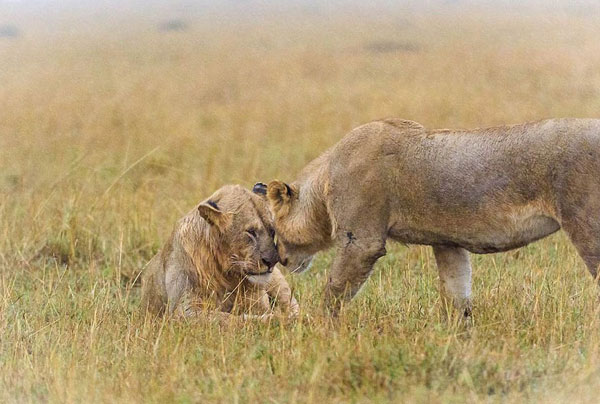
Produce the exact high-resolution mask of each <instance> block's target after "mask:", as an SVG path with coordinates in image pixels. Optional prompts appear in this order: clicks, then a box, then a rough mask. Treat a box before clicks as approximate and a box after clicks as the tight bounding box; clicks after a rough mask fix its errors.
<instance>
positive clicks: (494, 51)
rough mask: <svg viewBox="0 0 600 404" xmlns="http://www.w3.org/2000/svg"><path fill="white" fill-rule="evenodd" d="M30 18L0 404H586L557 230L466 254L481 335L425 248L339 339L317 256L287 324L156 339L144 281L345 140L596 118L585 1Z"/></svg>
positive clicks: (385, 264)
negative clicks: (446, 296) (379, 128)
mask: <svg viewBox="0 0 600 404" xmlns="http://www.w3.org/2000/svg"><path fill="white" fill-rule="evenodd" d="M25 3H27V2H22V3H14V2H10V3H8V2H7V3H5V2H0V26H4V30H3V31H2V30H0V32H4V33H5V35H0V402H107V403H113V402H156V403H158V402H178V403H188V402H198V403H200V402H201V403H206V402H235V403H238V402H239V403H250V402H261V403H296V402H298V403H305V402H306V403H313V402H316V403H338V402H387V401H393V402H455V403H462V402H480V401H484V402H524V401H525V402H557V403H558V402H566V401H569V402H590V403H593V402H597V400H598V393H597V392H598V388H600V329H599V327H600V321H599V320H600V317H599V316H600V309H599V308H598V288H597V287H596V285H595V283H594V282H593V280H592V279H591V277H590V276H589V274H588V273H587V271H586V270H585V268H584V265H583V263H582V261H580V259H579V258H578V256H577V255H576V253H575V251H574V249H573V248H572V246H571V245H570V244H569V243H568V240H567V239H566V237H565V236H564V235H563V234H562V233H558V234H556V235H554V236H552V237H550V238H548V239H545V240H543V241H541V242H538V243H536V244H533V245H530V246H528V247H526V248H523V249H520V250H517V251H514V252H509V253H505V254H497V255H487V256H474V257H473V265H474V283H473V292H474V302H475V307H474V321H473V326H472V327H465V326H464V325H463V324H461V323H459V322H457V321H455V320H454V319H449V320H447V319H446V318H445V317H444V316H443V310H442V307H441V303H440V300H439V294H438V285H437V274H436V268H435V263H434V261H433V256H432V253H431V251H430V249H429V248H427V247H420V246H409V247H407V246H402V245H398V244H390V245H389V246H388V251H389V253H388V255H387V256H386V257H384V258H383V259H381V260H380V261H379V262H378V264H377V266H376V270H375V272H374V273H373V275H372V276H371V278H370V280H369V281H368V282H367V284H366V287H365V288H364V290H363V291H362V292H361V294H360V295H359V296H357V297H356V299H355V300H354V301H353V302H352V303H351V304H350V305H349V306H348V307H347V309H346V310H345V312H344V313H343V315H342V316H341V318H340V319H339V321H338V322H337V323H332V322H331V321H330V320H329V319H327V318H326V317H324V316H322V314H321V312H320V310H319V302H320V295H321V291H322V287H323V286H324V284H325V279H326V276H327V270H328V267H329V265H330V263H331V254H330V253H323V254H320V255H319V256H318V259H317V263H316V266H315V268H314V269H313V270H312V272H310V273H308V274H305V275H300V276H296V277H291V276H290V277H288V278H289V281H290V283H291V284H292V285H293V287H294V289H295V294H296V296H297V297H298V299H299V301H300V304H301V306H302V315H301V318H300V319H299V320H298V321H296V322H294V323H291V324H283V323H278V322H273V323H271V324H255V323H248V324H245V325H240V324H231V325H220V324H218V323H213V322H210V321H205V322H195V323H186V322H183V321H179V322H177V321H170V322H169V321H153V320H151V319H149V318H144V316H143V315H141V314H140V313H139V312H138V310H137V305H138V299H139V288H138V287H137V285H135V278H136V275H137V274H138V273H139V271H140V270H141V268H142V267H143V265H144V264H145V263H146V262H147V261H148V259H149V258H150V257H151V256H152V255H153V254H154V253H155V252H156V251H157V250H158V248H159V247H160V245H161V243H162V242H164V241H165V240H166V238H167V237H168V235H169V233H170V231H171V226H172V225H173V223H174V221H175V220H176V219H177V218H178V217H180V216H181V215H182V214H183V213H184V212H186V211H187V210H188V209H190V208H191V207H192V206H193V205H194V204H195V203H196V202H197V201H199V200H200V199H202V198H203V197H205V196H207V195H209V194H210V193H211V192H212V191H213V190H214V189H216V188H218V187H219V186H221V185H222V184H225V183H241V184H244V185H246V186H251V185H252V184H253V183H254V182H256V181H259V180H263V181H264V180H270V179H273V178H280V179H283V180H293V179H294V176H295V174H296V173H297V172H298V170H300V169H301V168H302V167H303V166H304V164H306V163H307V162H308V161H310V160H311V159H312V158H314V157H316V156H317V155H319V154H320V153H321V152H322V151H323V150H325V149H326V148H327V147H328V146H330V145H332V144H334V143H335V142H336V141H337V140H338V139H340V138H341V137H342V136H343V135H344V133H345V132H347V131H348V130H349V129H351V128H352V127H354V126H357V125H359V124H361V123H364V122H368V121H370V120H373V119H377V118H381V117H386V116H396V117H402V118H407V119H412V120H416V121H418V122H420V123H422V124H424V125H426V126H430V127H467V128H470V127H477V126H488V125H495V124H504V123H518V122H522V121H527V120H537V119H541V118H546V117H562V116H572V117H598V116H599V114H600V41H599V40H598V38H600V9H599V8H598V7H595V6H594V5H593V3H591V2H590V3H589V4H588V5H586V4H578V5H573V4H572V2H564V3H561V4H559V5H555V6H552V7H550V6H545V5H543V4H541V5H537V6H519V7H515V6H509V5H508V4H509V3H510V2H503V3H499V4H497V5H496V6H493V7H492V6H490V5H488V6H475V5H473V4H469V3H468V2H467V4H463V3H462V2H430V3H431V4H428V5H427V6H419V5H418V3H416V2H413V3H412V4H407V5H404V6H401V5H398V6H390V5H389V3H386V4H388V5H387V6H386V5H385V4H384V5H381V6H379V7H376V8H367V7H366V6H358V5H356V4H355V5H351V4H347V3H342V2H334V3H328V4H327V5H319V3H317V2H312V3H309V2H296V3H281V4H279V5H276V6H274V5H272V6H268V5H267V3H266V2H253V1H250V2H243V1H239V2H234V1H231V2H222V3H221V2H219V5H218V6H217V5H211V4H210V3H206V4H203V3H194V2H181V1H180V2H164V4H163V3H158V2H157V3H156V4H155V3H142V2H139V3H138V4H133V3H132V4H130V5H121V6H117V5H116V3H114V4H113V3H106V4H103V5H102V6H98V5H96V6H94V7H91V6H89V4H88V5H87V6H86V5H85V4H84V5H81V4H78V3H76V2H73V4H72V5H71V6H70V7H71V9H70V10H68V11H65V10H63V9H66V8H67V6H64V7H62V8H61V7H58V6H57V5H56V4H55V3H54V2H36V3H35V4H34V5H33V6H31V7H26V4H25ZM215 3H217V2H215ZM471 3H472V2H471ZM488 3H490V4H491V3H493V2H488ZM513 4H516V2H515V3H513ZM6 33H8V34H6ZM357 186H360V179H357ZM599 237H600V235H599Z"/></svg>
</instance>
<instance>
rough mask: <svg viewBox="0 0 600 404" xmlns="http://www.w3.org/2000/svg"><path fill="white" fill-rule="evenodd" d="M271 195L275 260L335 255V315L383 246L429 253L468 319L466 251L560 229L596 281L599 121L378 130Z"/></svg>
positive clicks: (331, 298)
mask: <svg viewBox="0 0 600 404" xmlns="http://www.w3.org/2000/svg"><path fill="white" fill-rule="evenodd" d="M267 196H268V199H269V201H270V206H271V210H272V212H273V213H274V215H275V227H276V230H277V238H278V246H279V255H280V257H281V262H282V263H283V264H284V265H287V266H288V268H290V270H291V271H302V270H304V269H306V268H307V267H308V264H309V263H310V261H311V258H312V255H313V254H315V253H316V252H317V251H319V250H323V249H325V248H328V247H330V246H334V247H335V250H336V256H335V260H334V262H333V267H332V269H331V274H330V278H329V282H328V284H327V287H326V296H327V301H328V304H329V307H330V309H331V310H332V312H333V313H336V312H337V310H338V309H339V306H340V304H341V301H342V300H343V299H344V298H345V299H350V298H352V296H354V295H355V294H356V292H357V291H358V290H359V288H360V287H361V285H362V284H363V282H364V281H365V280H366V279H367V278H368V277H369V274H370V273H371V271H372V269H373V264H374V263H375V261H377V259H378V258H379V257H381V256H383V255H384V254H385V253H386V250H385V243H386V240H387V239H388V238H390V239H392V240H397V241H400V242H403V243H408V244H425V245H431V246H433V251H434V254H435V259H436V262H437V266H438V270H439V275H440V281H441V282H440V283H441V290H442V294H443V296H445V297H447V298H449V299H451V300H452V302H453V303H454V305H455V306H457V307H459V308H460V309H461V310H462V311H463V312H464V313H465V315H469V313H470V308H471V302H470V295H471V264H470V262H469V254H468V252H473V253H478V254H486V253H495V252H501V251H507V250H511V249H513V248H518V247H521V246H524V245H527V244H528V243H531V242H533V241H536V240H539V239H541V238H543V237H546V236H548V235H549V234H552V233H554V232H556V231H557V230H559V229H561V228H562V229H564V231H565V232H566V233H567V234H568V236H569V237H570V239H571V241H572V242H573V244H574V245H575V247H576V248H577V251H578V252H579V255H580V256H581V257H582V258H583V260H584V262H585V264H586V265H587V267H588V269H589V271H590V273H591V274H592V275H593V276H594V277H596V276H597V275H598V268H599V265H600V120H592V119H552V120H546V121H540V122H533V123H526V124H522V125H515V126H501V127H496V128H488V129H475V130H470V131H466V130H430V129H426V128H424V127H423V126H421V125H419V124H418V123H415V122H411V121H404V120H399V119H386V120H382V121H375V122H371V123H368V124H366V125H363V126H360V127H358V128H356V129H354V130H353V131H351V132H350V133H349V134H348V135H346V136H345V137H344V138H343V139H342V140H341V141H340V142H339V143H337V144H336V145H335V146H333V147H332V148H331V149H329V150H328V151H326V152H325V153H324V154H323V155H321V156H320V157H318V158H317V159H316V160H314V161H313V162H311V163H310V164H309V165H308V166H307V167H306V168H305V169H304V170H303V171H302V172H301V174H300V176H299V178H298V179H297V180H296V181H295V182H294V183H292V184H290V185H287V184H285V183H283V182H280V181H272V182H271V183H270V184H269V185H268V191H267Z"/></svg>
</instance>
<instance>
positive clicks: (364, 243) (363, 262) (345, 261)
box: [325, 232, 386, 316]
mask: <svg viewBox="0 0 600 404" xmlns="http://www.w3.org/2000/svg"><path fill="white" fill-rule="evenodd" d="M336 244H337V248H336V256H335V259H334V261H333V266H332V268H331V273H330V275H329V281H328V283H327V286H326V288H325V305H326V308H327V309H328V311H329V312H330V313H331V314H332V315H333V316H337V314H338V313H339V310H340V308H341V306H342V303H343V302H344V301H348V300H350V299H352V297H354V295H356V293H358V291H359V290H360V288H361V287H362V285H363V283H364V282H365V281H366V280H367V278H368V277H369V275H370V274H371V272H372V271H373V265H374V264H375V261H377V260H378V259H379V258H380V257H382V256H384V255H385V252H386V251H385V238H379V237H376V238H369V237H360V236H358V235H357V236H355V235H354V233H353V232H344V234H342V235H340V236H339V237H338V240H337V242H336Z"/></svg>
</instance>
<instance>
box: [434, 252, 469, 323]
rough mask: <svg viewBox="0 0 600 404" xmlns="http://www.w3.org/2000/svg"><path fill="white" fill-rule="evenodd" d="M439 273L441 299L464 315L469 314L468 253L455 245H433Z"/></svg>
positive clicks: (467, 315) (445, 304)
mask: <svg viewBox="0 0 600 404" xmlns="http://www.w3.org/2000/svg"><path fill="white" fill-rule="evenodd" d="M433 253H434V255H435V261H436V263H437V267H438V271H439V274H440V289H441V295H442V301H443V302H444V306H445V307H447V306H449V305H450V304H452V305H453V306H454V307H455V308H457V309H458V310H460V311H461V312H462V313H463V314H464V316H465V317H469V316H470V315H471V260H470V259H469V253H468V252H467V251H466V250H465V249H462V248H457V247H433Z"/></svg>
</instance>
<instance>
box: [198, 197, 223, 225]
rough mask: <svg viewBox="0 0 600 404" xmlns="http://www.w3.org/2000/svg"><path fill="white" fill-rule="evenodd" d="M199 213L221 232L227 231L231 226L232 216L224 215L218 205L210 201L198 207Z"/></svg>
mask: <svg viewBox="0 0 600 404" xmlns="http://www.w3.org/2000/svg"><path fill="white" fill-rule="evenodd" d="M198 213H199V214H200V217H202V219H204V220H206V222H207V223H208V224H209V225H211V226H214V227H216V228H217V229H219V230H220V231H223V230H225V229H227V227H229V225H230V224H231V215H230V214H228V213H223V212H222V211H221V210H220V209H219V206H218V205H217V203H216V202H214V201H211V200H210V199H209V200H208V201H206V202H202V203H201V204H200V205H198Z"/></svg>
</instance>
